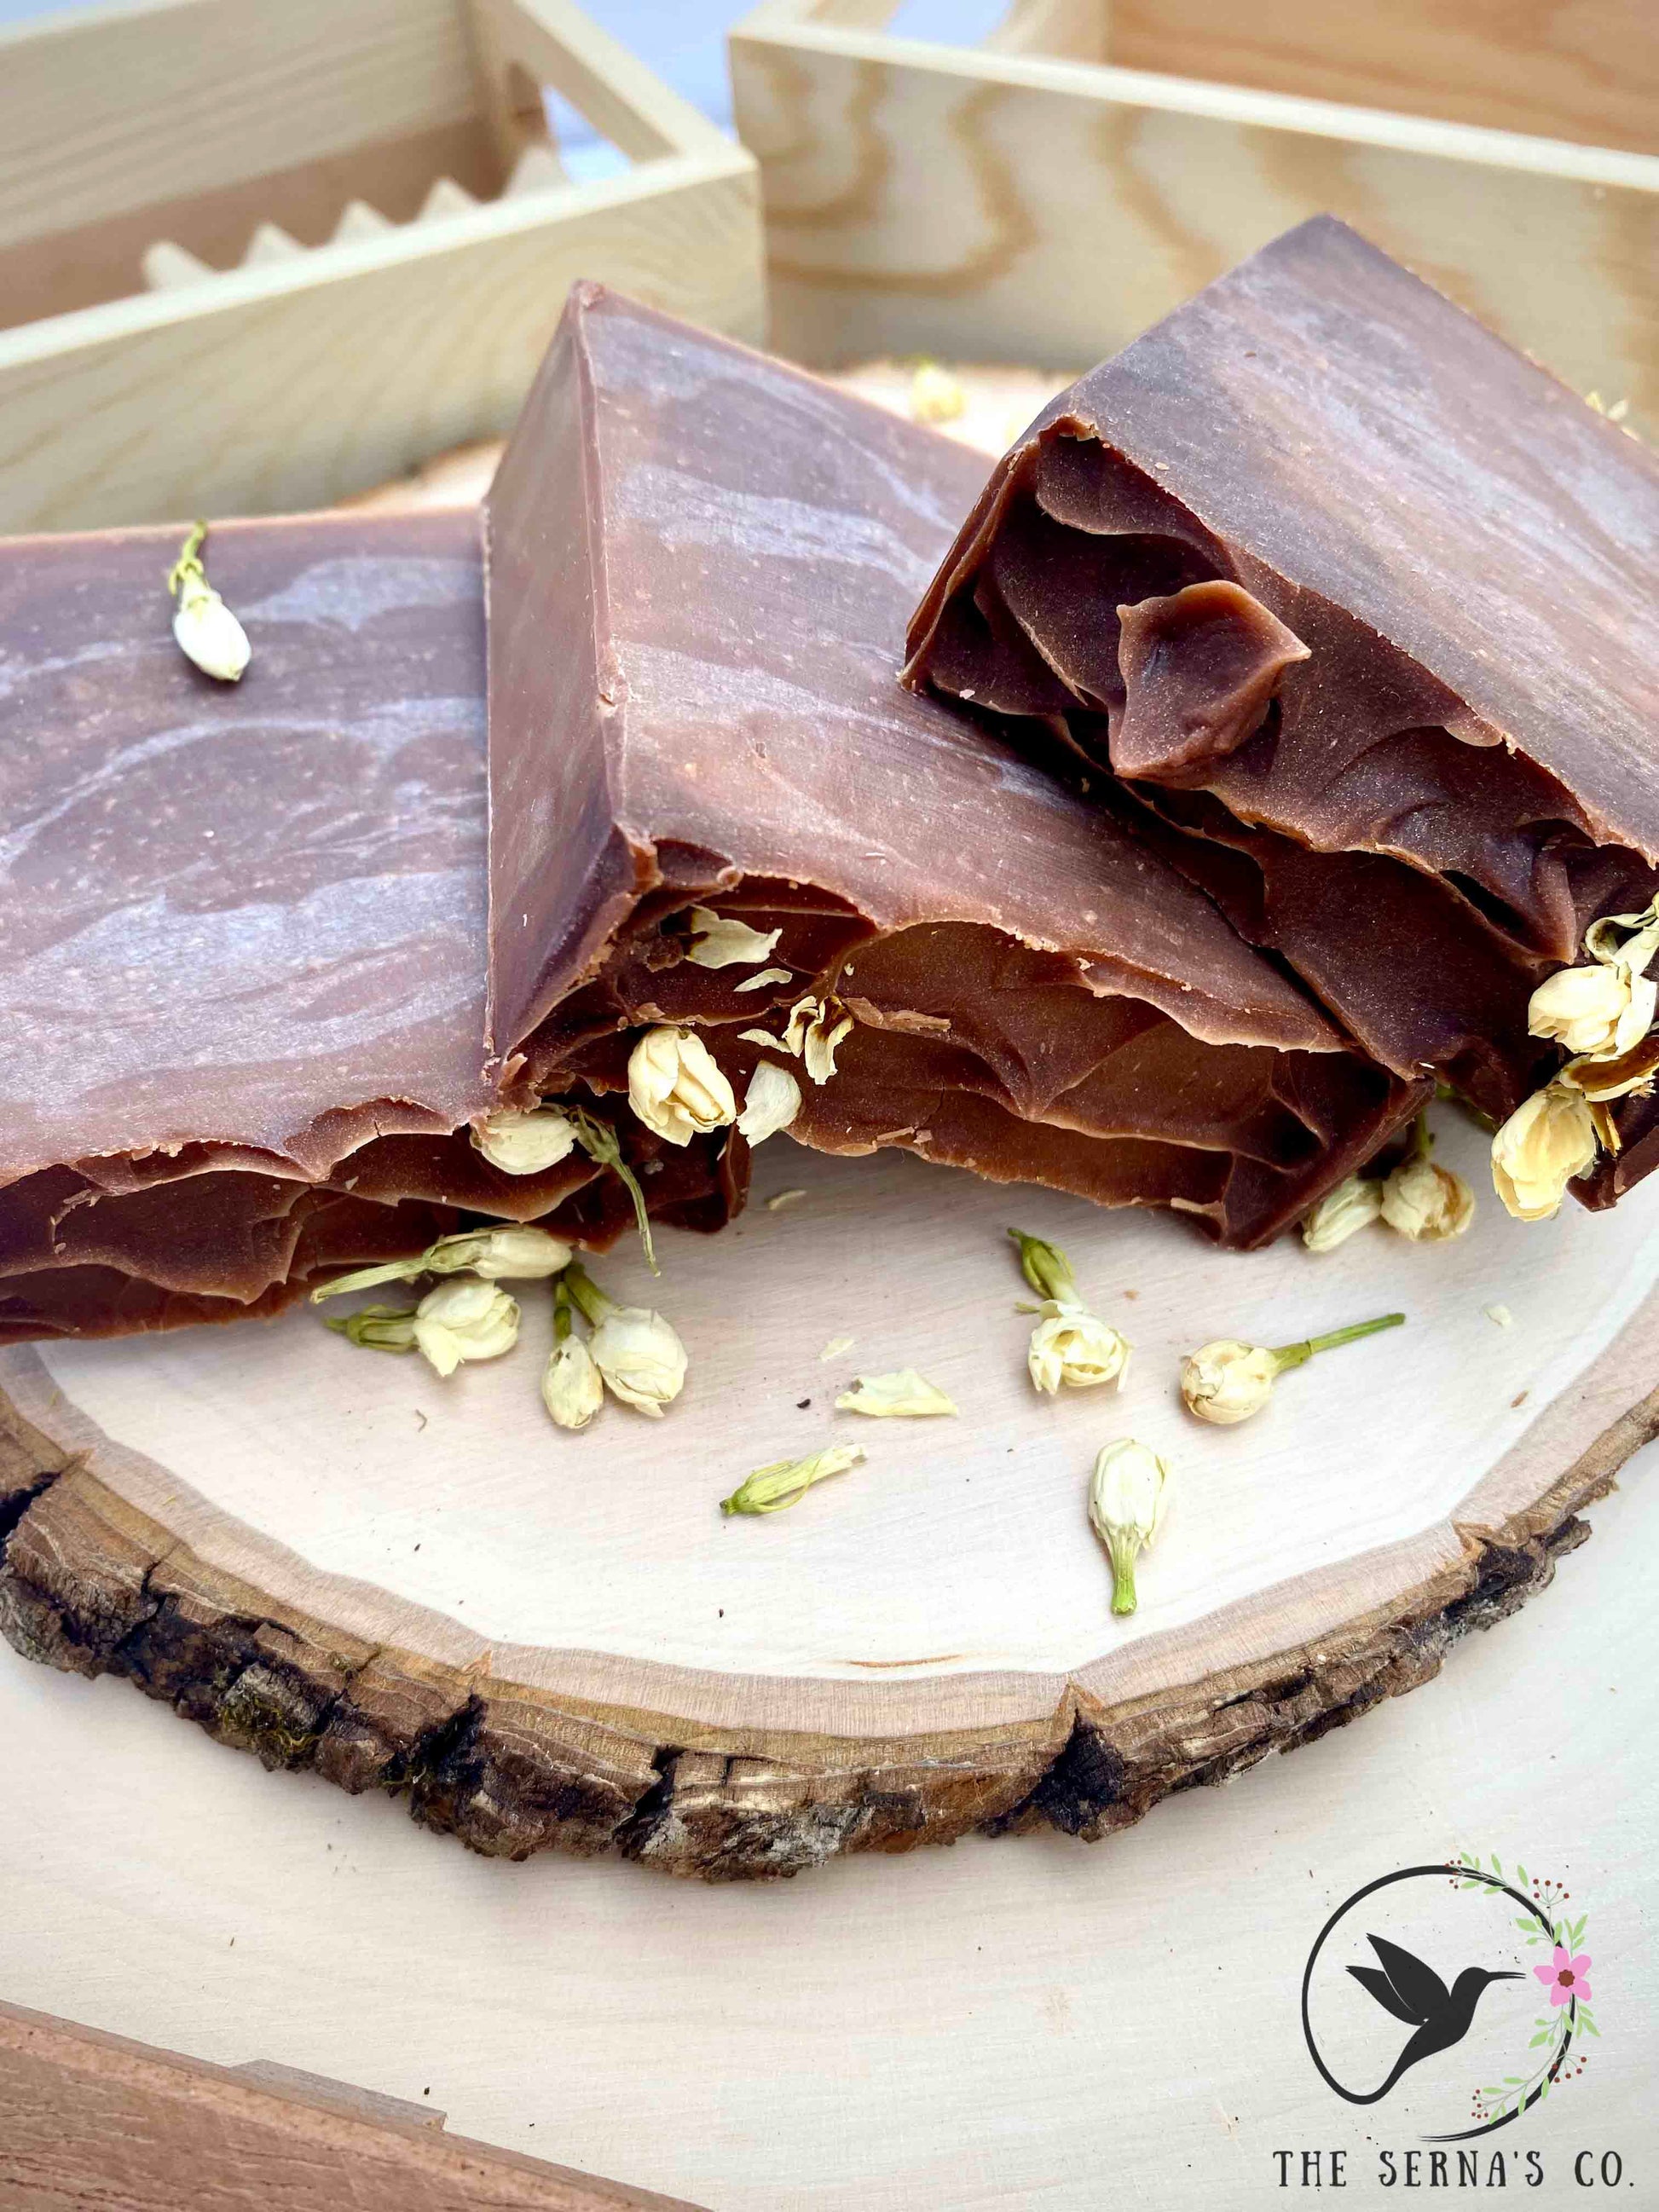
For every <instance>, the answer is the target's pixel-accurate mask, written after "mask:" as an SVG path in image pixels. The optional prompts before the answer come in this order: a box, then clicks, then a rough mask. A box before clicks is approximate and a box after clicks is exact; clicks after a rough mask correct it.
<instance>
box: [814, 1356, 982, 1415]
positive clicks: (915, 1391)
mask: <svg viewBox="0 0 1659 2212" xmlns="http://www.w3.org/2000/svg"><path fill="white" fill-rule="evenodd" d="M956 1410H957V1408H956V1405H955V1402H954V1401H952V1400H951V1399H950V1398H947V1397H946V1396H945V1393H944V1391H943V1390H941V1389H939V1386H938V1385H937V1384H936V1383H930V1382H928V1381H927V1377H926V1376H921V1375H918V1374H917V1372H916V1370H915V1368H914V1367H901V1368H900V1369H899V1370H898V1371H897V1372H896V1374H893V1375H860V1377H859V1379H858V1381H857V1382H856V1383H854V1386H853V1388H852V1389H850V1390H843V1391H842V1394H841V1395H840V1397H839V1398H837V1399H836V1412H837V1413H868V1414H870V1415H871V1416H872V1419H876V1420H878V1421H890V1420H919V1419H923V1418H925V1417H926V1416H927V1415H928V1414H931V1413H955V1412H956Z"/></svg>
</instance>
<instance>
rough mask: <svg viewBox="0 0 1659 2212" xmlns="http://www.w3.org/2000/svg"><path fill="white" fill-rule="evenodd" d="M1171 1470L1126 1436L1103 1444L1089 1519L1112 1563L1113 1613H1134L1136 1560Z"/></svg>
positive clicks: (1156, 1520)
mask: <svg viewBox="0 0 1659 2212" xmlns="http://www.w3.org/2000/svg"><path fill="white" fill-rule="evenodd" d="M1169 1496H1170V1470H1169V1468H1167V1467H1166V1466H1165V1465H1164V1462H1163V1461H1162V1460H1161V1459H1160V1458H1159V1457H1158V1454H1157V1453H1156V1452H1155V1451H1153V1450H1152V1449H1150V1448H1149V1447H1148V1446H1147V1445H1146V1444H1141V1443H1135V1441H1134V1439H1133V1437H1123V1438H1122V1439H1121V1441H1120V1442H1118V1443H1112V1444H1107V1445H1106V1446H1104V1447H1103V1449H1102V1451H1101V1453H1100V1455H1099V1456H1098V1457H1097V1460H1096V1461H1095V1471H1094V1474H1093V1477H1092V1479H1091V1481H1090V1484H1089V1519H1090V1522H1091V1524H1092V1526H1093V1528H1094V1532H1095V1534H1096V1535H1097V1536H1098V1537H1099V1539H1100V1541H1101V1542H1102V1543H1103V1544H1104V1546H1105V1547H1106V1549H1107V1552H1108V1553H1109V1556H1110V1559H1111V1562H1112V1611H1113V1612H1114V1613H1133V1611H1134V1609H1135V1604H1136V1597H1135V1561H1136V1560H1137V1559H1139V1556H1140V1554H1141V1553H1142V1552H1144V1551H1146V1549H1147V1548H1148V1547H1150V1546H1151V1544H1152V1539H1153V1538H1154V1537H1155V1536H1156V1535H1157V1534H1158V1528H1159V1527H1160V1525H1161V1524H1162V1522H1163V1519H1164V1508H1165V1506H1166V1505H1167V1504H1168V1503H1169Z"/></svg>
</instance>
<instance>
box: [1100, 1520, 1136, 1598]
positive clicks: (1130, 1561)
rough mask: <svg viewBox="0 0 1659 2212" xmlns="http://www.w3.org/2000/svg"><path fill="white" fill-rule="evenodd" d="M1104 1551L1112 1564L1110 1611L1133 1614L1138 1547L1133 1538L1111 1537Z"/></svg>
mask: <svg viewBox="0 0 1659 2212" xmlns="http://www.w3.org/2000/svg"><path fill="white" fill-rule="evenodd" d="M1106 1549H1107V1552H1108V1553H1109V1555H1110V1558H1111V1562H1112V1611H1113V1612H1114V1613H1133V1611H1134V1609H1135V1607H1136V1605H1137V1604H1138V1603H1139V1599H1138V1598H1137V1597H1136V1595H1135V1556H1136V1554H1137V1553H1139V1549H1140V1546H1139V1544H1138V1543H1137V1542H1136V1541H1135V1540H1134V1538H1133V1536H1112V1537H1109V1539H1108V1540H1107V1545H1106Z"/></svg>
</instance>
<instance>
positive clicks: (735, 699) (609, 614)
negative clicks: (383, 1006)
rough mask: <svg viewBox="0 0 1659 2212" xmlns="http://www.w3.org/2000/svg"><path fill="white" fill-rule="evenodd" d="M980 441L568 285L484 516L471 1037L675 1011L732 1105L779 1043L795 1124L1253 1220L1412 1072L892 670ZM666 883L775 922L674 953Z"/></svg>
mask: <svg viewBox="0 0 1659 2212" xmlns="http://www.w3.org/2000/svg"><path fill="white" fill-rule="evenodd" d="M980 477H981V465H980V464H979V463H978V462H976V461H975V459H974V458H973V457H972V456H971V455H969V454H968V453H964V452H963V451H962V450H961V449H960V448H959V447H955V446H953V445H951V443H949V442H948V441H945V440H944V439H942V438H939V437H938V436H936V435H933V434H932V433H930V432H928V431H926V430H922V429H919V428H915V427H914V426H912V425H910V424H908V423H905V422H899V421H896V420H895V419H894V418H892V417H890V416H887V415H885V414H884V413H882V412H880V411H878V410H875V409H872V408H871V407H868V406H866V405H865V404H863V403H861V402H860V401H857V400H854V399H852V398H848V397H847V396H845V395H843V394H842V393H840V392H836V391H834V390H832V389H830V388H829V387H828V386H823V385H822V384H819V383H818V382H817V381H816V380H813V379H811V378H810V377H806V376H804V375H801V374H798V373H797V372H795V371H793V370H792V369H790V368H786V367H785V366H783V365H782V364H781V363H778V362H773V361H769V360H768V359H766V358H764V357H763V356H759V355H756V354H752V353H750V352H747V351H745V350H744V349H741V348H739V347H737V346H734V345H732V344H729V343H726V342H725V341H723V340H720V339H717V338H714V337H708V336H707V335H705V334H703V333H702V332H699V331H694V330H691V329H690V328H688V327H686V326H684V325H680V324H678V323H675V322H673V321H671V320H670V319H667V318H665V317H663V316H660V315H658V314H655V313H651V312H649V311H647V310H646V309H644V308H641V307H635V306H633V305H631V304H630V303H629V302H628V301H623V300H621V299H618V298H617V297H615V296H614V295H609V294H607V293H605V292H604V291H602V290H600V289H596V288H592V287H580V288H578V290H577V291H576V293H575V294H574V295H573V298H572V301H571V303H570V305H569V307H568V309H567V312H566V315H565V319H564V321H563V323H562V325H561V328H560V331H559V334H558V336H557V338H556V342H555V344H554V347H553V350H552V352H551V354H550V356H549V359H548V361H547V362H546V363H545V364H544V368H543V370H542V373H541V374H540V376H539V378H538V382H537V384H536V386H535V388H534V390H533V392H532V395H531V398H530V399H529V401H528V402H527V404H526V409H525V411H524V414H523V416H521V418H520V423H519V426H518V428H517V429H516V431H515V433H514V435H513V440H512V441H511V443H510V445H509V447H508V449H507V455H506V457H505V459H504V460H503V462H502V464H501V470H500V472H499V474H498V476H497V477H496V479H495V485H494V487H493V489H492V490H491V493H490V495H489V501H488V506H487V512H486V548H487V551H486V568H487V579H488V601H489V718H490V747H489V756H490V859H489V866H490V933H491V992H492V1008H491V1029H492V1037H493V1040H494V1043H495V1048H496V1050H497V1051H498V1052H499V1053H500V1054H501V1057H502V1061H503V1066H504V1071H505V1072H506V1073H507V1075H508V1076H509V1077H510V1078H513V1079H523V1080H527V1081H529V1082H530V1083H532V1084H533V1085H535V1087H536V1088H537V1089H538V1090H539V1091H554V1092H559V1091H565V1090H568V1087H569V1086H570V1085H571V1084H572V1083H573V1082H580V1083H583V1084H586V1085H588V1086H589V1087H590V1088H591V1089H592V1091H595V1092H597V1093H599V1094H601V1095H603V1094H604V1093H605V1092H606V1091H620V1090H621V1089H622V1088H623V1087H625V1085H626V1082H627V1063H628V1057H629V1051H630V1049H631V1047H632V1044H633V1042H634V1040H635V1036H637V1033H638V1032H639V1030H641V1027H642V1026H644V1025H647V1024H656V1023H668V1024H691V1025H695V1026H696V1027H697V1028H698V1029H700V1030H701V1031H702V1035H703V1036H704V1037H705V1039H706V1040H707V1042H708V1045H709V1048H710V1049H711V1050H712V1051H713V1053H714V1056H715V1059H716V1060H717V1061H718V1062H719V1064H720V1066H721V1068H722V1069H723V1071H724V1072H725V1073H726V1074H727V1075H728V1077H729V1078H730V1079H732V1085H733V1089H734V1092H735V1095H736V1097H738V1100H739V1101H740V1100H741V1099H742V1098H743V1097H744V1095H745V1093H746V1091H747V1088H748V1085H749V1082H750V1077H751V1075H752V1073H753V1071H754V1068H755V1066H756V1065H757V1061H758V1060H761V1059H766V1060H770V1061H771V1062H773V1063H774V1064H775V1065H778V1066H786V1067H787V1068H789V1069H791V1071H792V1072H793V1073H794V1074H795V1076H796V1079H797V1080H798V1082H799V1085H800V1088H801V1091H802V1093H803V1097H802V1101H801V1105H800V1109H799V1115H798V1117H797V1119H796V1121H794V1123H793V1131H792V1133H793V1135H794V1136H795V1137H796V1138H798V1139H801V1140H802V1141H805V1143H807V1144H809V1145H812V1146H818V1147H820V1148H821V1149H823V1150H826V1151H830V1152H869V1151H872V1150H874V1149H875V1148H877V1147H878V1146H908V1147H909V1148H910V1149H912V1150H913V1151H915V1152H918V1153H919V1154H921V1155H922V1156H923V1157H925V1158H931V1159H937V1160H941V1161H947V1162H950V1163H952V1164H957V1165H962V1166H966V1167H969V1168H972V1169H974V1170H975V1171H976V1172H978V1173H979V1174H981V1175H984V1176H990V1177H993V1178H994V1179H997V1180H1000V1181H1031V1182H1044V1183H1048V1184H1051V1185H1054V1187H1056V1188H1061V1189H1066V1190H1072V1191H1077V1192H1080V1193H1083V1194H1085V1195H1087V1196H1090V1197H1091V1198H1095V1199H1097V1200H1101V1201H1102V1202H1103V1203H1108V1204H1152V1205H1167V1206H1176V1207H1179V1208H1182V1209H1183V1210H1185V1211H1187V1212H1190V1213H1192V1214H1194V1216H1196V1217H1197V1218H1199V1219H1200V1222H1201V1223H1202V1225H1204V1226H1206V1228H1207V1229H1208V1230H1209V1231H1211V1232H1212V1234H1214V1235H1216V1236H1218V1237H1220V1238H1222V1239H1223V1240H1224V1241H1225V1242H1228V1243H1235V1244H1253V1243H1259V1242H1261V1240H1263V1239H1264V1238H1266V1237H1270V1236H1272V1235H1273V1233H1274V1232H1275V1231H1277V1230H1278V1229H1279V1228H1280V1227H1282V1226H1283V1225H1285V1222H1286V1221H1288V1220H1290V1219H1291V1218H1294V1217H1295V1216H1296V1215H1297V1214H1298V1213H1299V1212H1301V1211H1303V1210H1304V1208H1305V1207H1306V1206H1308V1205H1309V1204H1310V1203H1311V1202H1312V1201H1313V1200H1315V1199H1316V1197H1317V1196H1319V1194H1321V1193H1322V1191H1323V1190H1325V1189H1326V1188H1328V1187H1329V1186H1330V1185H1331V1184H1332V1183H1333V1182H1335V1181H1336V1180H1338V1179H1339V1178H1340V1176H1342V1175H1343V1174H1345V1173H1346V1172H1347V1171H1348V1170H1349V1169H1350V1168H1352V1166H1354V1165H1356V1164H1358V1162H1360V1161H1362V1160H1364V1158H1368V1157H1369V1156H1370V1153H1371V1152H1374V1151H1375V1150H1376V1147H1377V1146H1379V1145H1380V1144H1381V1143H1383V1141H1384V1140H1385V1139H1387V1138H1388V1136H1389V1134H1390V1133H1392V1132H1393V1131H1394V1130H1395V1128H1397V1127H1399V1126H1400V1124H1401V1121H1402V1120H1404V1119H1405V1118H1406V1117H1407V1115H1409V1113H1410V1112H1411V1111H1412V1110H1413V1107H1414V1105H1415V1103H1416V1102H1417V1100H1418V1098H1419V1097H1420V1095H1421V1092H1422V1089H1423V1086H1422V1085H1420V1084H1416V1083H1413V1082H1411V1081H1403V1080H1401V1079H1398V1078H1396V1077H1391V1076H1390V1075H1389V1074H1388V1073H1386V1072H1385V1071H1383V1070H1382V1069H1380V1068H1379V1067H1377V1066H1376V1064H1375V1063H1374V1062H1372V1061H1370V1060H1368V1059H1367V1058H1365V1057H1364V1055H1362V1054H1359V1053H1358V1052H1357V1051H1355V1050H1354V1049H1352V1048H1351V1047H1348V1046H1346V1044H1345V1042H1344V1041H1343V1040H1342V1039H1341V1038H1340V1036H1338V1034H1337V1033H1336V1032H1335V1030H1334V1029H1333V1027H1332V1026H1331V1024H1329V1022H1328V1020H1327V1019H1326V1018H1324V1016H1323V1015H1322V1013H1321V1012H1319V1011H1318V1010H1317V1009H1316V1007H1315V1006H1314V1005H1313V1004H1312V1002H1311V1001H1310V999H1309V997H1308V996H1307V995H1306V994H1304V993H1303V992H1302V991H1301V990H1299V989H1298V988H1297V987H1296V986H1295V985H1294V984H1293V983H1291V981H1287V980H1286V978H1285V975H1283V974H1281V972H1280V971H1279V969H1278V968H1277V967H1276V966H1275V965H1273V963H1271V962H1269V961H1267V960H1266V959H1264V958H1263V957H1261V956H1260V955H1259V954H1258V953H1257V952H1255V951H1253V950H1252V949H1251V948H1250V947H1249V946H1248V945H1246V944H1245V943H1244V942H1243V940H1242V939H1241V938H1240V937H1239V936H1238V934H1237V932H1236V931H1235V930H1234V929H1233V928H1232V927H1230V925H1229V924H1228V923H1227V922H1226V921H1225V920H1224V919H1223V917H1222V915H1220V914H1219V912H1218V910H1217V908H1216V907H1215V905H1214V904H1213V903H1212V902H1211V900H1210V899H1209V898H1208V897H1207V896H1205V895H1204V894H1203V893H1201V892H1200V890H1198V889H1197V888H1196V887H1195V886H1194V884H1192V883H1190V882H1189V881H1188V879H1187V878H1186V877H1185V876H1184V875H1183V874H1182V872H1181V871H1180V870H1179V869H1177V868H1175V867H1172V866H1170V865H1169V864H1168V863H1167V862H1166V861H1164V860H1162V859H1161V858H1160V857H1159V856H1158V854H1156V853H1154V852H1153V851H1152V848H1150V846H1149V845H1148V844H1147V843H1146V842H1145V841H1144V840H1142V839H1140V838H1139V837H1137V836H1135V835H1134V834H1133V831H1132V830H1131V829H1126V828H1125V827H1123V826H1121V824H1120V823H1117V822H1115V821H1114V820H1112V819H1111V818H1110V817H1109V816H1108V815H1107V814H1105V813H1104V812H1103V811H1101V810H1100V809H1098V808H1097V807H1094V806H1092V805H1089V804H1088V803H1087V802H1086V801H1084V800H1081V799H1079V798H1078V797H1076V796H1074V795H1073V793H1070V792H1068V791H1066V790H1065V789H1063V788H1062V787H1060V785H1058V784H1057V783H1056V782H1055V781H1054V780H1053V779H1051V778H1049V777H1048V776H1046V775H1042V774H1041V773H1039V772H1038V771H1036V770H1035V769H1033V768H1031V767H1030V765H1029V764H1027V763H1025V762H1024V761H1022V760H1021V759H1020V758H1019V757H1018V754H1017V753H1016V752H1015V751H1014V750H1012V748H1011V747H1010V746H1009V745H1008V744H1006V743H1005V742H1004V741H1003V740H1002V739H1000V738H997V737H995V736H994V735H991V734H988V733H985V732H980V731H978V730H976V729H975V728H972V727H964V726H962V724H961V723H960V721H959V720H958V718H957V716H955V715H954V714H952V713H951V712H950V711H949V710H947V709H945V708H941V707H939V705H937V704H935V703H934V702H932V701H930V700H927V699H922V698H917V697H915V696H911V695H910V694H908V693H907V692H905V691H903V690H901V689H900V688H899V687H898V685H897V684H896V681H895V678H896V674H897V650H896V648H897V645H898V641H899V639H900V636H901V634H902V622H903V615H904V610H905V608H906V607H907V606H908V605H911V604H913V603H914V599H915V593H916V592H918V591H919V590H920V589H921V586H922V584H923V583H924V581H925V580H926V578H927V574H929V572H930V571H931V570H932V568H933V567H934V565H935V564H936V563H937V562H938V559H939V555H940V553H941V551H942V550H943V549H944V546H945V544H946V542H947V540H948V538H949V535H950V532H951V529H952V528H953V526H955V523H956V521H957V518H959V516H960V515H961V514H962V513H963V510H964V508H965V507H967V506H968V505H969V502H970V501H971V500H972V498H973V496H974V494H975V490H976V489H977V487H978V483H979V481H980ZM696 906H702V907H705V908H712V909H713V910H714V912H716V913H717V914H719V915H723V916H727V917H732V918H738V919H741V920H742V921H744V922H745V923H746V924H748V925H749V926H750V927H751V928H754V929H756V930H758V931H763V932H764V933H766V934H767V935H768V936H771V935H772V934H773V933H776V937H775V944H774V945H773V946H772V949H771V951H769V953H768V954H767V955H766V957H765V958H764V961H763V962H761V961H759V960H756V959H750V960H746V961H744V962H742V963H734V964H732V965H729V966H722V967H718V968H710V967H708V966H704V965H701V964H699V963H698V962H697V961H696V960H695V959H694V958H692V957H691V954H692V951H693V948H694V945H695V944H696V935H697V928H698V925H697V922H696V917H695V916H694V915H692V913H691V909H692V908H694V907H696ZM745 985H757V987H750V988H745V987H744V986H745ZM806 998H814V999H816V1000H819V1001H821V1002H824V1003H826V1004H827V1006H828V1007H829V1014H828V1016H827V1018H826V1025H829V1026H833V1025H836V1024H838V1023H839V1021H840V1020H841V1019H842V1018H846V1019H848V1021H849V1022H850V1024H851V1026H850V1030H849V1031H848V1034H847V1035H846V1036H844V1037H843V1039H842V1042H841V1043H840V1046H839V1051H838V1057H837V1061H836V1070H835V1073H833V1074H832V1075H829V1078H828V1079H827V1080H823V1081H816V1080H814V1079H813V1075H812V1073H811V1070H810V1069H809V1068H808V1067H807V1066H805V1064H804V1062H803V1060H802V1059H801V1058H799V1057H792V1056H791V1054H790V1053H789V1052H788V1050H787V1047H786V1045H785V1044H784V1043H783V1042H782V1038H783V1036H784V1033H785V1031H786V1029H787V1014H788V1010H789V1009H790V1008H791V1007H793V1006H797V1005H799V1002H800V1001H801V1000H804V999H806ZM745 1031H748V1032H750V1034H749V1035H745V1034H744V1032H745ZM735 1141H737V1142H738V1143H740V1142H741V1140H740V1139H738V1140H735Z"/></svg>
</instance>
